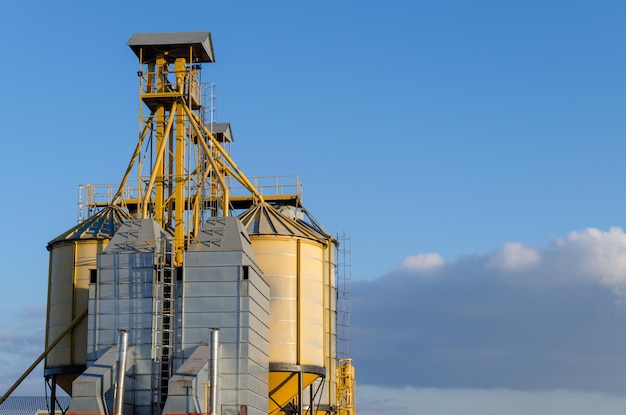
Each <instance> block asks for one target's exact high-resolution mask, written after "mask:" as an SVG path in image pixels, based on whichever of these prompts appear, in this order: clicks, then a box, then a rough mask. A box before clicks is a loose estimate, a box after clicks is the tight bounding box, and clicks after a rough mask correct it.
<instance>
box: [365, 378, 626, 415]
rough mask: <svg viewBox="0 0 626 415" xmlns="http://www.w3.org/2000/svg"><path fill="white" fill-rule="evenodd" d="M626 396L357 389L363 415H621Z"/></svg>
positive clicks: (373, 387) (381, 388)
mask: <svg viewBox="0 0 626 415" xmlns="http://www.w3.org/2000/svg"><path fill="white" fill-rule="evenodd" d="M625 407H626V396H612V395H606V394H601V393H590V392H580V391H573V390H548V391H520V390H511V389H438V388H411V387H404V388H387V387H381V386H373V385H360V386H357V412H358V413H359V415H375V414H383V413H394V414H397V415H405V414H406V415H408V414H411V415H422V414H424V415H426V414H428V415H457V414H464V415H485V414H507V415H527V414H533V415H553V414H568V415H589V414H603V415H613V414H615V415H617V414H622V413H623V412H624V408H625Z"/></svg>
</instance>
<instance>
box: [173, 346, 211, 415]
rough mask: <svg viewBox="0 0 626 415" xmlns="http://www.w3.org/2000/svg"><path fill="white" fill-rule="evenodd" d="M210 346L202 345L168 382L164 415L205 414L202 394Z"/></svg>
mask: <svg viewBox="0 0 626 415" xmlns="http://www.w3.org/2000/svg"><path fill="white" fill-rule="evenodd" d="M208 364H209V346H207V345H200V346H198V347H197V348H196V350H194V352H193V353H192V354H191V356H189V358H188V359H187V360H185V361H184V362H183V364H182V366H181V367H180V368H179V369H178V370H177V371H176V373H174V375H173V376H172V377H171V378H170V380H169V382H168V393H167V400H166V401H165V406H164V407H163V413H162V415H181V414H203V413H204V412H203V411H202V409H201V405H200V400H201V399H200V396H201V393H202V392H203V391H204V389H203V385H204V383H205V382H206V380H207V378H206V376H207V374H206V372H207V366H208Z"/></svg>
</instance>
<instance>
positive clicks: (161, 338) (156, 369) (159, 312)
mask: <svg viewBox="0 0 626 415" xmlns="http://www.w3.org/2000/svg"><path fill="white" fill-rule="evenodd" d="M157 247H158V248H157V250H156V251H155V275H154V281H153V288H152V289H153V303H152V304H153V313H152V327H153V339H152V362H153V366H152V374H153V376H152V405H153V409H154V411H153V413H155V414H158V413H160V412H161V410H162V409H163V406H164V405H165V400H166V399H167V389H168V382H169V379H170V377H171V376H172V354H173V343H174V298H175V292H174V289H175V283H176V281H175V280H176V273H175V268H174V266H173V265H172V259H173V256H172V252H171V244H170V243H169V241H168V240H167V239H161V240H160V241H158V244H157Z"/></svg>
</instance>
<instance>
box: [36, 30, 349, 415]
mask: <svg viewBox="0 0 626 415" xmlns="http://www.w3.org/2000/svg"><path fill="white" fill-rule="evenodd" d="M128 46H129V47H130V48H131V49H132V51H133V52H134V54H135V55H136V56H137V58H138V59H139V68H138V69H137V70H136V74H137V76H138V78H139V86H140V99H141V103H142V104H141V108H140V111H139V120H140V126H141V127H140V131H139V140H138V142H137V145H136V147H135V151H134V152H133V154H132V155H131V157H130V162H129V164H128V168H127V170H126V172H125V173H124V175H123V178H122V180H121V183H120V184H119V186H118V187H116V188H117V191H113V192H105V193H104V194H108V195H109V196H107V197H104V198H102V199H98V198H96V197H93V195H97V194H100V193H99V192H97V191H95V189H94V188H92V187H90V186H91V185H89V186H87V187H86V189H88V190H89V191H88V192H87V194H86V196H85V197H84V198H83V199H81V203H83V204H84V205H85V206H88V208H89V209H88V211H89V212H90V215H87V217H82V218H81V222H80V223H79V224H78V225H77V226H76V227H74V228H72V229H71V230H70V231H68V232H66V233H64V234H62V235H61V236H59V237H57V238H55V239H54V240H53V241H52V242H50V244H49V249H50V257H51V260H50V277H49V286H50V288H49V296H48V297H49V300H48V323H47V340H46V342H47V343H46V346H47V349H46V352H45V354H46V355H47V357H46V366H45V376H46V378H47V379H50V380H52V384H53V385H54V387H56V385H60V386H61V387H62V389H63V390H64V391H66V392H67V393H68V394H70V395H71V397H72V399H71V404H70V406H69V408H68V409H67V413H68V414H69V415H82V414H89V415H96V414H100V415H105V414H106V415H108V414H110V413H113V414H114V415H121V414H126V415H131V414H132V415H160V414H163V415H166V414H167V415H170V414H171V415H175V414H183V413H186V414H200V413H207V414H211V415H217V414H219V415H234V414H241V415H244V414H245V415H247V414H251V415H260V414H279V413H288V414H303V413H316V414H320V415H321V414H342V415H343V414H346V415H351V414H354V413H355V408H354V401H353V399H352V397H353V395H354V387H355V386H354V370H353V368H352V365H351V361H350V360H349V359H348V360H345V359H344V360H340V359H338V358H337V357H338V355H337V297H338V295H337V283H336V278H337V275H336V274H337V263H336V257H337V246H338V243H337V241H336V239H335V238H333V237H332V236H331V235H330V233H329V232H327V231H326V230H325V229H324V228H323V227H322V226H321V225H320V224H319V223H318V222H317V221H315V220H314V219H313V218H312V216H311V215H310V214H309V212H308V211H306V209H305V208H304V206H303V204H302V194H301V186H300V185H299V181H298V180H296V186H295V190H294V191H291V192H290V191H285V189H286V188H287V187H288V186H286V185H283V184H275V185H273V186H263V185H260V184H259V183H258V182H257V179H256V178H253V179H248V178H247V177H246V175H245V174H244V173H243V172H242V171H241V169H240V168H239V167H238V166H237V164H236V163H235V162H234V161H233V159H232V158H231V156H230V153H229V148H230V143H232V142H233V135H232V130H231V127H230V124H229V123H215V122H214V120H213V119H212V118H213V117H212V116H209V115H208V114H209V113H211V109H210V105H211V104H210V103H209V102H208V99H207V96H206V94H205V91H206V90H207V89H206V87H205V84H203V82H202V70H203V65H205V64H209V63H212V62H213V61H214V54H213V45H212V40H211V34H210V33H209V32H189V33H187V32H185V33H148V34H135V35H132V36H131V38H130V39H129V41H128ZM129 72H130V71H129ZM134 72H135V71H133V74H134ZM133 172H134V173H136V177H131V175H132V174H133ZM276 183H278V181H277V182H276ZM272 189H273V190H272ZM54 394H55V392H54V391H53V393H52V396H54ZM346 397H349V399H346Z"/></svg>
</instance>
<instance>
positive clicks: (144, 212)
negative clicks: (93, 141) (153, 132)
mask: <svg viewBox="0 0 626 415" xmlns="http://www.w3.org/2000/svg"><path fill="white" fill-rule="evenodd" d="M175 113H176V103H174V104H173V105H172V109H171V110H170V117H169V119H168V120H167V126H166V127H165V131H164V132H163V135H165V136H167V135H169V133H170V131H171V130H172V124H173V123H174V117H173V115H174V114H175ZM166 144H167V140H165V139H162V140H161V142H160V143H159V148H158V149H157V154H156V161H155V162H154V169H153V170H152V174H151V175H150V180H149V181H148V185H147V186H146V193H145V194H144V195H143V199H142V201H141V203H142V206H141V217H142V218H143V219H146V218H147V217H148V203H149V202H150V195H151V193H152V187H153V186H154V182H155V181H156V179H157V175H158V174H159V173H161V175H162V172H161V167H162V165H163V157H164V156H165V145H166ZM157 198H158V191H157ZM162 203H163V202H162V201H161V205H162ZM162 207H163V206H157V208H161V209H162ZM162 214H163V212H162V211H161V212H158V211H157V218H158V219H157V222H161V218H162Z"/></svg>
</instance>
